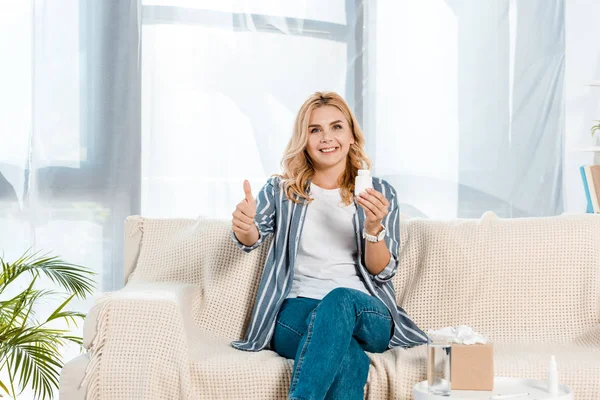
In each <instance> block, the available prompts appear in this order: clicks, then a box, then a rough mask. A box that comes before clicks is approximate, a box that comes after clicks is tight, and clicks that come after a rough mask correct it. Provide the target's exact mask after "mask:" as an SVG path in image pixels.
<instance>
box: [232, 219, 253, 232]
mask: <svg viewBox="0 0 600 400" xmlns="http://www.w3.org/2000/svg"><path fill="white" fill-rule="evenodd" d="M231 225H232V229H234V230H235V228H238V229H239V230H241V231H242V233H246V232H249V231H250V228H251V227H252V225H250V224H246V223H243V222H242V221H240V220H238V219H235V218H234V219H233V221H231Z"/></svg>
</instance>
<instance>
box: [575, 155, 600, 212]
mask: <svg viewBox="0 0 600 400" xmlns="http://www.w3.org/2000/svg"><path fill="white" fill-rule="evenodd" d="M579 170H580V172H581V179H582V180H583V188H584V190H585V197H586V200H587V209H586V212H588V213H600V165H583V166H581V167H580V168H579Z"/></svg>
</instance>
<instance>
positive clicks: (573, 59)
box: [564, 0, 600, 213]
mask: <svg viewBox="0 0 600 400" xmlns="http://www.w3.org/2000/svg"><path fill="white" fill-rule="evenodd" d="M599 15H600V1H597V0H567V2H566V71H565V72H566V75H565V76H566V78H565V90H566V93H565V99H566V116H565V152H566V154H565V168H564V174H565V211H566V212H569V213H581V212H585V208H586V200H585V195H584V192H583V186H582V182H581V176H580V174H579V167H580V166H581V165H584V164H592V163H594V164H600V153H596V154H594V153H585V152H577V151H574V149H576V148H582V147H590V146H600V135H596V136H597V137H596V138H593V137H592V136H591V135H590V128H591V126H592V125H594V123H593V120H599V119H600V87H590V86H588V84H589V83H590V82H591V81H593V80H596V81H600V23H598V16H599Z"/></svg>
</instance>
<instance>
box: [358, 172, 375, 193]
mask: <svg viewBox="0 0 600 400" xmlns="http://www.w3.org/2000/svg"><path fill="white" fill-rule="evenodd" d="M367 188H371V189H372V188H373V177H372V176H371V171H370V170H368V169H359V170H358V175H357V176H356V180H355V182H354V196H358V195H359V194H361V193H362V192H364V191H366V190H367Z"/></svg>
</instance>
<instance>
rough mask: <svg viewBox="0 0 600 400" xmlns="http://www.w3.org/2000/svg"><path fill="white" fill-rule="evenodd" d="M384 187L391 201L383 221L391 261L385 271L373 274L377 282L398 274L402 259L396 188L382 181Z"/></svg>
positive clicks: (383, 281) (387, 279)
mask: <svg viewBox="0 0 600 400" xmlns="http://www.w3.org/2000/svg"><path fill="white" fill-rule="evenodd" d="M382 188H383V190H385V191H386V192H387V193H383V194H384V195H385V196H386V197H387V199H388V201H389V202H390V212H389V213H388V215H387V216H386V217H385V218H384V219H383V221H382V223H383V226H384V227H385V231H386V233H385V237H384V239H383V240H384V241H385V245H386V246H387V248H388V250H389V252H390V262H389V263H388V265H387V266H386V267H385V268H384V269H383V271H381V272H380V273H378V274H377V275H374V276H373V280H374V281H375V282H377V283H385V282H387V281H389V280H390V279H392V277H393V276H394V275H396V272H397V271H398V262H399V259H400V258H399V254H400V212H399V210H398V197H397V196H396V190H395V189H394V188H393V187H392V185H389V184H387V182H382Z"/></svg>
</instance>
